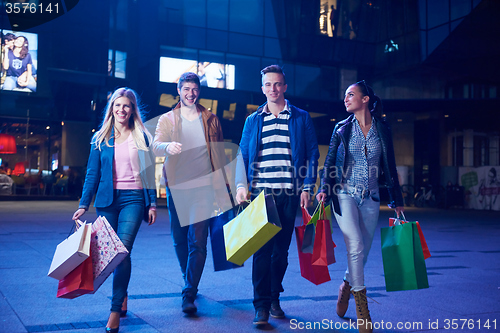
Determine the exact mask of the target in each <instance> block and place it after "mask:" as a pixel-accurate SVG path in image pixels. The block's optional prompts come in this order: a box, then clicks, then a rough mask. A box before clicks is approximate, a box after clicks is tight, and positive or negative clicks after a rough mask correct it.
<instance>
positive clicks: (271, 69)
mask: <svg viewBox="0 0 500 333" xmlns="http://www.w3.org/2000/svg"><path fill="white" fill-rule="evenodd" d="M267 73H278V74H281V75H282V76H283V81H284V83H285V84H286V77H285V72H283V68H281V67H280V65H271V66H267V67H266V68H264V69H263V70H261V71H260V74H262V77H264V75H266V74H267Z"/></svg>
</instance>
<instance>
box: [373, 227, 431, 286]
mask: <svg viewBox="0 0 500 333" xmlns="http://www.w3.org/2000/svg"><path fill="white" fill-rule="evenodd" d="M380 233H381V242H382V260H383V263H384V276H385V289H386V291H398V290H414V289H424V288H429V281H428V280H427V268H426V266H425V260H424V254H423V251H422V245H421V243H420V236H419V234H418V229H417V225H416V224H415V223H404V224H401V225H396V226H393V227H386V228H382V229H381V230H380Z"/></svg>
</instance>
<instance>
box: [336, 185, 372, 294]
mask: <svg viewBox="0 0 500 333" xmlns="http://www.w3.org/2000/svg"><path fill="white" fill-rule="evenodd" d="M336 195H338V197H339V204H340V212H341V213H342V216H340V215H338V214H337V213H335V218H336V219H337V223H338V225H339V227H340V230H341V231H342V234H343V235H344V241H345V245H346V249H347V270H346V272H345V276H344V279H345V280H346V281H348V282H349V284H350V285H351V287H352V289H351V290H353V291H360V290H362V289H364V288H365V274H364V267H365V265H366V261H367V259H368V253H369V252H370V248H371V246H372V241H373V235H374V234H375V229H376V228H377V222H378V216H379V212H380V197H379V194H378V192H377V191H374V192H372V193H371V195H370V196H369V197H367V198H362V197H361V196H359V195H357V194H354V195H350V194H345V193H339V194H336Z"/></svg>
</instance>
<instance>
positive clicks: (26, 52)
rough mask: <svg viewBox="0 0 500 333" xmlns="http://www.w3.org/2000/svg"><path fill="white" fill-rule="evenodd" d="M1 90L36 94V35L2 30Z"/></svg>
mask: <svg viewBox="0 0 500 333" xmlns="http://www.w3.org/2000/svg"><path fill="white" fill-rule="evenodd" d="M1 37H2V52H1V61H2V63H1V64H2V65H1V80H0V88H1V90H10V91H21V92H29V93H31V92H36V88H37V68H38V35H37V34H34V33H29V32H19V31H10V30H2V33H1Z"/></svg>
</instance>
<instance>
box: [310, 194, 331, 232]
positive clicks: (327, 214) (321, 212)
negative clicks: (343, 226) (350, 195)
mask: <svg viewBox="0 0 500 333" xmlns="http://www.w3.org/2000/svg"><path fill="white" fill-rule="evenodd" d="M320 217H322V218H320ZM318 220H328V221H330V229H331V230H332V234H333V221H332V205H328V206H326V208H325V206H324V204H322V202H318V206H317V207H316V210H315V211H314V214H313V215H312V216H311V220H310V221H309V223H307V224H311V223H312V224H314V226H316V222H317V221H318Z"/></svg>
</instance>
